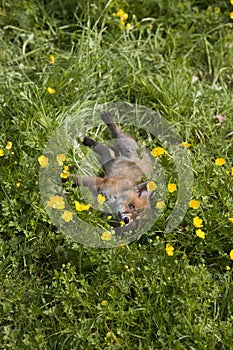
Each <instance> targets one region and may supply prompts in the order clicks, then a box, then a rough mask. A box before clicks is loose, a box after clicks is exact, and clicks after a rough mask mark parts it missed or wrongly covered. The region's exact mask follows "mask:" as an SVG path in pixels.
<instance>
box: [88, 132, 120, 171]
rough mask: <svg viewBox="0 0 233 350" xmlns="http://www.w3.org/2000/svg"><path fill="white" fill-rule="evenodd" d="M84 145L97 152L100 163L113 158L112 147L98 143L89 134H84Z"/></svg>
mask: <svg viewBox="0 0 233 350" xmlns="http://www.w3.org/2000/svg"><path fill="white" fill-rule="evenodd" d="M83 144H84V146H88V147H92V148H93V151H94V152H95V153H96V154H98V155H99V156H100V158H101V164H103V165H104V164H106V163H108V162H109V161H110V160H112V159H114V157H115V153H114V152H113V150H112V149H110V148H109V147H107V146H105V145H103V144H102V143H99V142H97V141H95V140H93V139H92V138H91V137H89V136H85V137H84V140H83Z"/></svg>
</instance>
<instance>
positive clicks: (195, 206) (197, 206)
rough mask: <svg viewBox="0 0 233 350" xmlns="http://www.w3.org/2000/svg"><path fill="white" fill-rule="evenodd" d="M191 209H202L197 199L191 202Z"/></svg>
mask: <svg viewBox="0 0 233 350" xmlns="http://www.w3.org/2000/svg"><path fill="white" fill-rule="evenodd" d="M189 207H190V208H192V209H199V207H200V202H199V201H197V200H196V199H192V200H191V201H190V202H189Z"/></svg>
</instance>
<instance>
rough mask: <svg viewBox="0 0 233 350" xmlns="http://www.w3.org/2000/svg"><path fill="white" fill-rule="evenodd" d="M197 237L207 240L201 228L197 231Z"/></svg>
mask: <svg viewBox="0 0 233 350" xmlns="http://www.w3.org/2000/svg"><path fill="white" fill-rule="evenodd" d="M196 235H197V237H199V238H201V239H205V232H203V231H202V230H201V229H200V228H199V229H198V230H196Z"/></svg>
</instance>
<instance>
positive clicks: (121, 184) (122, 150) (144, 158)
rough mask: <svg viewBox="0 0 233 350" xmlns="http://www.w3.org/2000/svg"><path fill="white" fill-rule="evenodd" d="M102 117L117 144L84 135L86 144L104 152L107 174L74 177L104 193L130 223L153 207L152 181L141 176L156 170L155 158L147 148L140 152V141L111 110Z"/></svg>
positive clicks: (116, 212)
mask: <svg viewBox="0 0 233 350" xmlns="http://www.w3.org/2000/svg"><path fill="white" fill-rule="evenodd" d="M100 117H101V119H102V120H103V121H104V122H105V124H106V125H107V126H108V128H109V130H110V131H111V133H112V134H113V136H114V137H116V144H115V145H114V146H113V147H112V146H110V147H108V146H106V145H104V144H101V143H98V142H96V141H95V140H93V139H91V138H90V137H88V136H85V137H84V142H83V144H84V145H85V146H89V147H92V148H93V150H94V151H95V152H96V154H98V155H99V156H100V161H101V164H102V168H103V170H104V173H105V176H104V177H95V176H82V177H81V178H79V177H76V176H75V177H74V181H75V182H76V184H77V185H79V184H82V185H83V186H86V187H89V188H90V189H91V190H92V191H93V192H94V193H95V195H96V196H97V195H98V194H102V195H103V196H104V197H105V198H106V201H105V203H106V204H107V205H108V206H109V207H110V209H111V211H112V213H113V214H114V216H115V218H116V219H117V221H119V222H120V221H124V223H125V224H126V225H128V224H131V223H133V222H134V221H135V220H139V219H141V218H142V217H144V215H145V212H146V211H147V210H150V209H151V207H150V200H149V197H150V195H151V192H149V191H148V190H147V183H148V182H149V181H146V182H142V183H141V180H142V177H143V175H145V174H146V175H148V176H150V175H151V174H152V162H151V159H150V156H149V154H148V153H147V152H146V151H143V152H142V154H140V156H139V155H138V153H139V146H138V144H137V142H136V141H135V140H134V139H133V138H132V137H131V136H129V135H127V134H126V133H124V132H123V131H122V130H121V129H120V128H119V126H118V125H117V124H116V123H115V122H114V120H113V118H112V116H111V113H110V112H109V111H104V112H102V114H101V116H100ZM118 154H119V156H118ZM144 210H145V211H144Z"/></svg>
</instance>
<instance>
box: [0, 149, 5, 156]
mask: <svg viewBox="0 0 233 350" xmlns="http://www.w3.org/2000/svg"><path fill="white" fill-rule="evenodd" d="M3 156H4V151H3V149H0V157H3Z"/></svg>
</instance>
